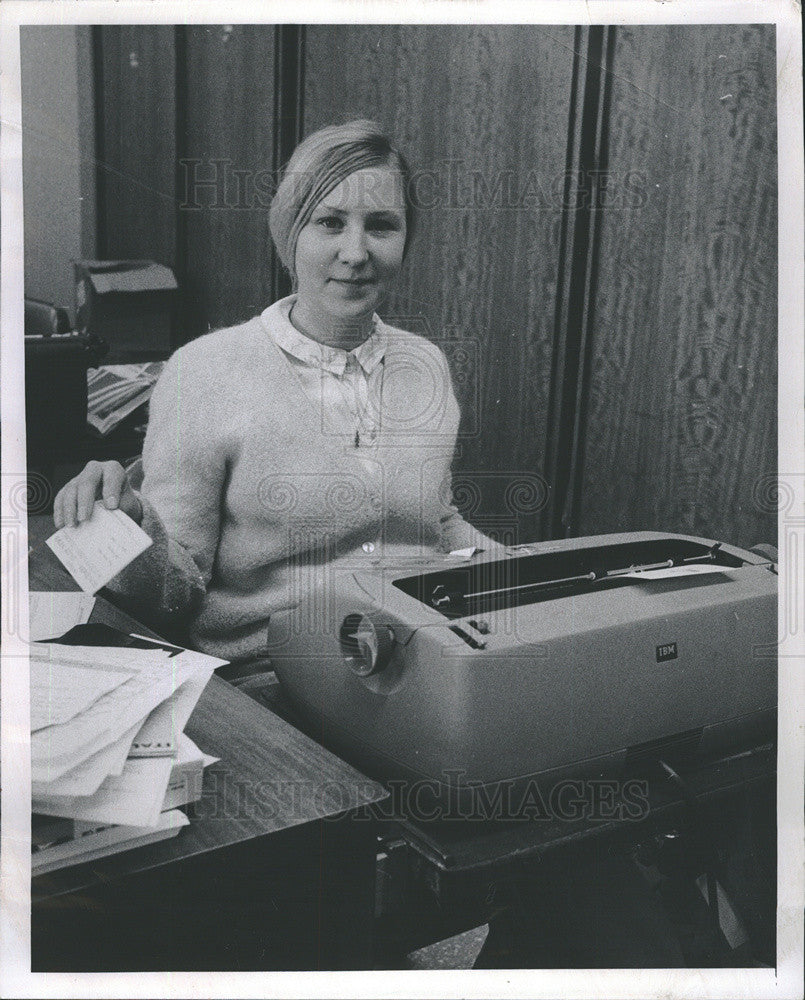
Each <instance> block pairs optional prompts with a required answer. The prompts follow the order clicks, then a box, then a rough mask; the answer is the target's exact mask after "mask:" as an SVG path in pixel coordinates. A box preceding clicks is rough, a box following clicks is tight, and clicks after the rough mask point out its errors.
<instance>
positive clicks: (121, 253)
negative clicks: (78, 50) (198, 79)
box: [95, 25, 176, 267]
mask: <svg viewBox="0 0 805 1000" xmlns="http://www.w3.org/2000/svg"><path fill="white" fill-rule="evenodd" d="M95 44H96V46H97V47H98V48H97V49H96V67H97V74H96V100H98V101H99V102H100V106H99V108H98V113H97V117H96V124H97V129H98V136H97V138H98V155H99V164H98V174H97V182H98V199H99V217H98V225H99V234H98V235H99V241H98V254H99V256H102V257H107V258H116V257H119V258H134V259H137V258H146V259H150V260H156V261H158V262H159V263H160V264H167V265H168V266H171V267H172V266H174V264H175V257H176V189H175V129H174V125H175V117H176V102H175V79H174V76H175V62H174V29H173V28H172V27H169V26H167V25H109V26H104V27H100V28H96V29H95Z"/></svg>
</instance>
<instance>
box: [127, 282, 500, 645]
mask: <svg viewBox="0 0 805 1000" xmlns="http://www.w3.org/2000/svg"><path fill="white" fill-rule="evenodd" d="M287 306H288V300H282V301H281V302H279V303H275V304H274V305H273V306H270V307H269V308H268V309H266V310H265V311H264V312H263V313H262V314H261V316H258V317H255V318H254V319H252V320H249V321H248V322H246V323H243V324H241V325H239V326H235V327H231V328H229V329H225V330H219V331H217V332H215V333H211V334H207V335H206V336H203V337H200V338H199V339H197V340H194V341H191V342H190V343H188V344H186V345H185V346H184V347H182V348H180V349H179V350H178V351H177V352H176V353H175V354H174V355H173V357H172V358H171V359H170V360H169V361H168V363H167V364H166V366H165V369H164V371H163V374H162V376H161V378H160V380H159V382H158V384H157V386H156V387H155V389H154V393H153V396H152V398H151V406H150V419H149V424H148V432H147V435H146V439H145V447H144V451H143V471H144V478H143V483H142V488H141V491H140V498H141V501H142V505H143V521H142V526H143V528H144V530H145V531H146V532H147V533H148V534H149V535H150V536H151V538H152V539H153V545H152V546H151V547H150V548H149V549H147V550H146V551H145V552H144V553H143V554H142V555H141V556H139V557H138V558H137V559H135V560H134V562H132V563H131V564H130V565H129V566H128V567H127V568H126V569H125V570H124V571H123V572H122V573H121V574H119V576H117V577H116V578H115V580H114V581H113V582H112V584H110V588H111V589H112V590H114V591H116V592H117V594H118V595H119V596H121V597H123V598H124V599H125V600H127V602H128V603H129V605H130V606H133V608H134V609H135V610H137V609H139V610H140V611H141V612H147V613H148V615H149V618H150V619H151V620H152V621H156V622H157V623H159V622H162V623H163V624H164V625H165V626H166V627H169V626H170V625H171V623H174V624H175V625H177V626H181V627H182V628H183V629H184V630H185V631H186V632H189V641H190V643H191V644H192V645H193V646H194V647H195V648H197V649H199V650H202V651H204V652H208V653H210V654H212V655H215V656H220V657H222V658H224V659H227V660H233V661H234V660H250V659H255V658H258V659H259V658H261V657H264V656H266V655H268V650H269V637H268V626H269V619H270V617H271V615H272V614H277V613H279V612H282V611H287V610H288V609H291V608H293V607H295V606H296V605H298V604H299V602H300V600H302V598H303V595H304V593H305V592H306V590H307V589H308V588H309V587H310V585H311V584H312V582H313V580H314V578H315V575H316V573H317V572H321V567H322V566H324V565H326V564H328V563H329V562H332V560H334V559H338V558H342V557H348V558H354V559H358V560H360V559H363V560H367V559H370V558H371V559H372V560H376V559H377V558H378V557H381V558H382V557H384V556H385V557H387V558H388V557H389V556H390V555H391V554H392V553H393V552H394V551H401V549H400V547H404V548H405V551H406V552H407V553H408V554H410V552H411V546H414V547H416V548H417V549H419V550H423V551H428V550H431V551H432V550H433V549H434V548H441V549H442V550H444V551H448V550H450V549H455V548H462V547H464V546H468V545H484V544H486V546H487V547H488V546H489V540H488V539H485V538H484V536H483V535H481V534H480V533H479V532H477V531H476V530H475V529H473V528H472V527H471V526H470V525H469V524H467V523H466V522H465V521H463V520H462V518H461V517H460V516H459V515H458V513H457V512H456V510H455V508H454V507H453V506H452V505H451V502H450V464H451V461H452V456H453V450H454V447H455V441H456V433H457V429H458V420H459V411H458V406H457V404H456V400H455V397H454V395H453V391H452V387H451V384H450V375H449V371H448V367H447V363H446V360H445V358H444V356H443V355H442V353H441V351H440V350H439V349H438V348H437V347H435V346H434V345H433V344H431V343H430V341H428V340H425V339H424V338H422V337H419V336H416V335H415V334H412V333H408V332H406V331H404V330H398V329H395V328H393V327H390V326H387V325H385V324H384V327H385V330H384V332H385V333H386V334H387V345H388V346H387V348H386V355H385V363H384V372H383V389H382V410H381V420H380V433H379V439H378V442H377V447H376V449H374V450H373V457H374V458H375V459H376V462H375V463H374V471H371V466H369V467H368V466H367V463H366V461H365V457H363V460H361V458H362V456H360V454H359V451H358V449H356V448H355V444H354V441H353V440H352V439H351V437H349V436H346V435H345V436H344V437H341V436H338V435H334V434H333V433H332V432H331V431H328V426H329V424H328V423H327V422H326V421H323V420H322V415H321V412H320V411H318V410H317V408H316V407H315V406H314V405H313V403H312V402H311V400H310V399H309V398H308V396H307V395H306V394H305V392H304V391H303V388H302V386H301V384H300V382H299V380H298V378H297V377H296V376H295V375H294V373H293V370H292V368H291V365H290V364H289V362H288V360H287V358H286V356H285V355H284V354H283V352H282V351H281V350H280V349H279V347H278V346H277V345H276V344H275V342H274V340H273V339H272V336H271V331H272V328H273V327H275V325H276V324H277V323H278V322H280V321H281V319H282V310H283V307H284V308H285V314H286V315H287ZM377 322H381V321H379V320H377Z"/></svg>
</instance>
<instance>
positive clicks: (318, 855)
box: [29, 517, 386, 971]
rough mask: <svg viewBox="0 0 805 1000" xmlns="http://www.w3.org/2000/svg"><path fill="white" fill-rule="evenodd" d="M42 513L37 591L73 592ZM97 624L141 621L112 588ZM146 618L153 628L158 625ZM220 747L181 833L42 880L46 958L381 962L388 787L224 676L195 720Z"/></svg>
mask: <svg viewBox="0 0 805 1000" xmlns="http://www.w3.org/2000/svg"><path fill="white" fill-rule="evenodd" d="M52 530H53V528H52V521H51V520H50V518H44V517H42V518H31V525H30V528H29V546H33V551H32V552H31V554H30V558H29V562H30V586H31V589H32V590H74V589H76V587H75V584H74V583H72V581H71V580H70V578H69V577H68V576H67V574H66V573H65V571H64V570H63V569H62V567H61V566H60V564H59V563H58V562H57V560H56V559H55V557H54V556H53V555H52V553H51V552H50V550H49V549H47V548H46V547H44V546H43V545H42V541H43V540H44V538H45V537H47V535H48V534H49V533H50V532H51V531H52ZM91 621H98V622H103V623H105V624H108V625H112V626H114V627H116V628H121V629H124V630H126V631H139V632H143V627H142V626H141V625H139V624H138V623H137V622H136V621H134V619H132V618H130V617H129V616H128V615H125V614H123V612H121V611H120V610H118V609H116V608H114V607H113V606H112V605H110V604H109V603H108V602H106V601H104V600H103V599H99V600H98V602H97V604H96V607H95V610H94V612H93V616H92V619H91ZM146 631H147V630H146ZM186 731H187V733H188V735H189V736H190V737H191V738H192V739H193V740H194V741H195V742H196V743H198V745H199V746H200V747H201V748H202V749H203V750H204V751H206V752H207V753H210V754H212V755H214V756H217V757H220V758H221V760H220V762H219V763H217V764H214V765H212V766H211V767H209V768H207V769H206V770H205V775H204V786H203V795H202V798H201V800H200V801H199V802H198V803H196V804H195V805H194V806H192V807H189V808H188V814H189V815H190V817H191V825H190V826H189V827H186V828H184V829H183V830H181V831H180V833H179V835H178V836H177V837H175V838H173V839H170V840H165V841H161V842H158V843H156V844H152V845H148V846H146V847H141V848H136V849H134V850H131V851H127V852H124V853H122V854H117V855H113V856H111V857H109V858H105V859H102V860H101V861H94V862H89V863H86V864H83V865H76V866H73V867H69V868H64V869H61V870H59V871H56V872H52V873H50V874H46V875H41V876H38V877H36V878H34V879H33V882H32V903H33V908H32V911H33V912H32V968H33V970H34V971H124V970H163V969H164V970H182V969H184V970H202V969H203V970H211V969H221V970H230V969H232V970H235V969H237V970H249V969H339V968H341V969H343V968H352V969H360V968H369V967H371V944H372V920H373V915H374V901H375V893H374V884H375V883H374V879H375V858H376V823H375V820H374V818H373V817H372V815H371V812H370V811H369V810H368V809H367V808H366V807H367V806H368V805H369V804H371V803H376V802H379V801H381V800H382V799H384V798H385V796H386V793H385V791H384V790H383V788H382V787H381V786H380V785H378V784H377V783H375V782H373V781H370V780H369V779H367V778H365V777H364V776H363V775H361V774H360V773H358V772H357V771H356V770H354V769H353V768H352V767H350V766H349V765H347V764H345V763H343V761H341V760H339V759H338V758H337V757H335V756H333V754H331V753H329V752H328V751H327V750H325V749H323V748H322V747H320V746H319V745H318V744H316V743H314V742H313V741H312V740H310V739H308V738H307V737H306V736H304V735H303V734H302V733H300V732H299V731H298V730H296V729H295V728H294V727H292V726H291V725H289V724H288V723H287V722H285V721H283V720H282V719H280V718H278V717H277V716H276V715H274V714H273V713H272V712H270V711H269V710H268V709H267V708H265V707H263V706H261V705H259V704H257V703H256V702H255V701H253V700H252V699H251V698H249V697H247V696H246V695H244V694H242V693H241V692H239V691H238V690H237V689H236V688H233V687H232V686H231V685H229V684H227V683H226V682H225V681H223V680H221V679H220V678H218V677H213V678H212V680H211V681H210V683H209V684H208V686H207V688H206V690H205V691H204V694H203V695H202V697H201V699H200V701H199V703H198V705H197V707H196V709H195V711H194V713H193V716H192V718H191V720H190V722H189V724H188V726H187V728H186Z"/></svg>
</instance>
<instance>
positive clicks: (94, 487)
mask: <svg viewBox="0 0 805 1000" xmlns="http://www.w3.org/2000/svg"><path fill="white" fill-rule="evenodd" d="M96 500H103V502H104V506H105V507H107V508H108V509H109V510H114V509H115V508H120V510H122V511H123V513H124V514H128V516H129V517H130V518H131V519H132V520H133V521H136V522H137V524H140V522H141V521H142V519H143V508H142V504H141V503H140V500H139V497H138V496H137V494H136V493H135V492H134V490H133V489H132V488H131V486H130V485H129V480H128V477H127V476H126V470H125V469H124V468H123V466H122V465H121V464H120V463H119V462H88V463H87V465H85V466H84V468H83V470H82V471H81V472H79V474H78V475H77V476H76V477H75V478H74V479H71V480H70V482H69V483H67V485H66V486H64V487H63V488H62V489H60V490H59V492H58V494H57V495H56V500H55V501H54V503H53V523H54V524H55V525H56V527H57V528H63V527H64V526H65V525H68V524H69V525H76V524H80V523H81V522H82V521H86V520H88V519H89V517H90V516H91V514H92V509H93V506H94V504H95V501H96Z"/></svg>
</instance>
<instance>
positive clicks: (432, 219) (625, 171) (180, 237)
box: [96, 25, 777, 544]
mask: <svg viewBox="0 0 805 1000" xmlns="http://www.w3.org/2000/svg"><path fill="white" fill-rule="evenodd" d="M96 52H97V53H98V54H99V58H98V81H97V82H98V83H99V85H100V90H99V94H100V95H101V98H100V105H99V114H98V129H99V149H100V150H101V156H102V158H103V163H102V165H101V169H100V171H99V179H100V181H101V183H100V201H99V236H100V237H101V239H100V246H101V248H102V252H103V253H104V254H106V255H107V256H132V257H151V258H154V259H157V260H162V261H164V262H165V263H168V264H171V265H172V266H174V267H175V269H176V271H177V274H178V275H179V277H180V280H181V283H182V286H183V289H184V292H185V312H184V318H183V324H182V328H181V330H180V331H179V336H178V340H179V342H181V341H184V340H186V339H189V338H190V337H192V336H197V335H198V334H199V333H201V332H203V331H204V330H206V329H209V328H210V327H212V326H217V325H222V324H226V323H231V322H235V321H237V320H239V319H242V318H246V317H248V316H250V315H254V314H255V313H256V312H258V311H260V309H262V308H263V307H264V306H265V305H266V304H267V303H268V302H269V301H271V299H272V298H273V297H275V296H276V295H277V294H280V293H282V292H283V291H284V290H285V289H284V287H283V285H282V283H281V280H280V278H279V273H278V269H277V266H276V260H275V258H274V255H273V250H272V248H271V246H270V241H269V238H268V223H267V214H268V213H267V205H268V201H269V197H270V189H271V182H270V178H267V176H266V171H267V170H275V169H276V167H277V166H278V165H279V163H281V162H283V161H284V160H285V159H287V156H288V154H289V153H290V149H291V148H292V146H293V142H294V140H295V137H296V136H297V135H298V134H300V133H301V132H304V134H307V133H309V132H310V131H312V130H314V129H315V128H317V127H319V126H320V125H323V124H325V123H329V122H333V121H339V120H347V119H349V118H352V117H371V118H376V119H378V120H380V121H381V122H382V123H383V124H384V125H386V126H387V128H388V129H389V131H390V132H391V133H392V134H393V136H394V137H395V139H396V141H397V143H398V144H399V146H400V147H401V148H402V149H403V150H404V151H405V152H406V154H407V155H408V157H409V159H410V161H411V163H412V166H413V167H414V169H415V171H417V177H418V184H417V187H416V189H415V190H416V192H417V195H418V201H419V205H420V211H419V230H418V233H417V235H416V237H415V240H414V242H413V244H412V246H411V250H410V254H409V257H408V260H407V261H406V265H405V268H404V274H403V277H402V280H401V282H400V285H399V288H398V290H397V292H396V294H395V295H394V296H393V298H392V300H391V301H390V302H389V303H388V304H387V307H386V309H385V313H384V315H385V318H387V319H388V320H389V321H390V322H392V323H394V322H397V323H399V324H401V325H404V326H407V327H408V328H410V329H414V330H416V331H419V332H424V333H426V334H427V335H428V336H430V337H431V338H432V339H433V340H435V341H436V342H437V343H439V344H440V346H442V348H443V349H444V350H445V352H446V354H447V355H448V358H449V360H450V362H451V366H452V370H453V377H454V382H455V388H456V393H457V395H458V397H459V402H460V404H461V407H462V414H463V416H462V426H461V432H460V441H459V449H458V454H457V460H456V466H455V469H456V499H457V501H458V502H459V505H460V506H461V508H462V510H463V511H464V512H465V513H466V514H467V516H468V517H469V518H470V519H471V520H473V521H474V522H475V523H477V524H478V525H479V526H480V527H482V528H484V529H487V530H490V531H492V532H496V533H498V534H502V535H504V536H505V537H507V538H508V539H509V540H512V541H525V540H531V539H533V538H536V537H538V536H540V535H543V536H545V535H549V534H561V533H566V534H574V535H578V534H589V533H595V532H603V531H612V530H638V529H644V528H656V529H665V530H673V531H683V532H692V533H701V534H704V535H708V536H712V537H715V538H723V539H725V540H729V541H734V542H739V543H747V544H748V543H751V542H753V541H755V540H758V539H773V538H774V525H775V517H774V513H773V511H771V510H768V509H764V503H763V496H764V494H763V489H762V482H763V477H764V476H767V475H768V474H770V473H773V471H774V469H775V461H776V456H775V441H776V423H775V414H776V399H775V394H776V377H775V376H776V369H775V364H776V353H775V352H776V273H777V272H776V145H775V117H774V114H775V95H776V90H775V69H774V67H775V63H774V57H775V51H774V29H773V27H771V26H732V27H729V26H728V27H724V26H696V27H691V28H688V27H682V26H679V27H632V28H628V27H618V28H613V29H604V28H589V29H588V28H573V27H563V26H559V27H557V26H551V27H545V26H510V25H478V26H446V25H432V26H416V25H406V26H402V25H338V26H332V25H315V26H312V25H311V26H303V27H299V26H296V27H294V26H288V25H284V26H276V27H275V26H265V27H260V26H238V25H234V26H223V25H219V26H214V27H193V28H171V27H142V26H139V27H138V26H127V27H115V28H112V27H108V28H99V29H96ZM188 172H191V174H192V177H195V179H196V180H199V179H201V180H203V179H210V178H211V177H213V176H214V175H215V176H217V178H218V180H219V183H220V185H221V190H222V191H223V204H222V203H221V194H220V192H213V191H212V190H211V189H210V188H209V187H208V188H198V187H196V188H193V189H192V190H190V192H189V193H190V197H188V190H189V189H188V185H187V181H188V176H189V174H188ZM222 175H223V176H222ZM593 175H594V177H597V178H599V180H598V181H596V182H594V181H593V179H592V178H593ZM601 177H603V178H605V180H604V182H603V186H602V184H601V182H600V178H601ZM255 178H259V180H258V183H257V188H258V190H255ZM596 184H597V185H598V186H597V187H596V186H595V185H596ZM191 187H192V186H191ZM593 187H595V193H594V194H591V191H592V188H593ZM758 484H761V486H760V488H757V487H758ZM541 511H542V517H541V516H540V512H541Z"/></svg>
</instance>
